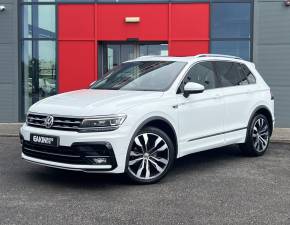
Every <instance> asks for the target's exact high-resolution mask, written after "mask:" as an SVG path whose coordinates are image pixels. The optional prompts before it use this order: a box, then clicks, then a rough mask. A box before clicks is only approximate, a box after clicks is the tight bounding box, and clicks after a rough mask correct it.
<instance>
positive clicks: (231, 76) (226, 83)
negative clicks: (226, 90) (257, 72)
mask: <svg viewBox="0 0 290 225" xmlns="http://www.w3.org/2000/svg"><path fill="white" fill-rule="evenodd" d="M215 64H216V71H217V74H218V76H219V79H220V82H221V86H222V87H231V86H238V85H247V84H249V81H248V79H247V77H246V74H245V72H244V70H243V68H242V66H241V64H240V63H236V62H222V61H220V62H215Z"/></svg>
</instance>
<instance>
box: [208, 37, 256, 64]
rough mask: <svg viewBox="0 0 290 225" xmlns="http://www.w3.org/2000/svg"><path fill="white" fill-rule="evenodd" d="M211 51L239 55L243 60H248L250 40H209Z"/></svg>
mask: <svg viewBox="0 0 290 225" xmlns="http://www.w3.org/2000/svg"><path fill="white" fill-rule="evenodd" d="M211 52H212V53H216V54H226V55H234V56H239V57H241V58H243V59H245V60H250V58H251V56H250V41H247V40H245V41H242V40H236V41H228V40H225V41H211Z"/></svg>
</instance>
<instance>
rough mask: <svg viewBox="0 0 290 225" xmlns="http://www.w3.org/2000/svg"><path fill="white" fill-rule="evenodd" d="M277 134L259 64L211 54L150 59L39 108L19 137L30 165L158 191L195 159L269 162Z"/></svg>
mask: <svg viewBox="0 0 290 225" xmlns="http://www.w3.org/2000/svg"><path fill="white" fill-rule="evenodd" d="M273 125H274V100H273V96H272V94H271V92H270V88H269V87H268V85H267V84H266V83H265V81H264V80H263V79H262V77H261V76H260V75H259V73H258V72H257V70H256V69H255V66H254V64H253V63H251V62H247V61H244V60H242V59H240V58H238V57H233V56H226V55H213V54H204V55H197V56H194V57H157V56H149V57H148V56H147V57H141V58H137V59H135V60H132V61H128V62H125V63H122V64H121V65H120V66H119V67H117V68H115V69H114V70H113V71H111V72H109V73H108V74H107V75H106V76H105V77H104V78H103V79H101V80H99V81H96V82H94V83H93V84H92V85H91V87H90V88H89V89H84V90H78V91H73V92H68V93H64V94H59V95H55V96H53V97H49V98H46V99H44V100H41V101H39V102H38V103H36V104H34V105H33V106H31V108H30V109H29V112H28V113H27V120H26V123H25V124H24V125H23V126H22V128H21V130H20V137H21V142H22V146H23V148H22V150H23V152H22V157H23V158H24V159H25V160H27V161H29V162H32V163H36V164H40V165H44V166H50V167H55V168H61V169H69V170H77V171H85V172H102V173H124V172H125V173H126V174H127V175H128V176H129V177H130V178H131V179H132V180H133V181H135V182H138V183H153V182H156V181H158V180H160V179H161V178H162V177H163V176H164V175H165V174H166V173H167V172H168V171H169V169H170V168H171V166H172V165H173V163H174V161H175V159H176V158H180V157H182V156H185V155H188V154H191V153H194V152H199V151H204V150H207V149H212V148H216V147H221V146H225V145H230V144H239V145H240V147H241V150H242V152H244V153H247V154H248V155H252V156H260V155H263V154H264V153H265V151H266V150H267V148H268V144H269V139H270V136H271V134H272V130H273Z"/></svg>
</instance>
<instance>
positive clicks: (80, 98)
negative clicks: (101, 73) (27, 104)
mask: <svg viewBox="0 0 290 225" xmlns="http://www.w3.org/2000/svg"><path fill="white" fill-rule="evenodd" d="M162 95H163V92H153V91H123V90H94V89H84V90H78V91H72V92H67V93H63V94H58V95H55V96H52V97H48V98H46V99H43V100H41V101H39V102H37V103H36V104H34V105H32V106H31V108H30V110H29V111H30V112H36V113H45V114H53V115H67V116H96V115H110V114H117V113H124V111H125V110H126V109H127V108H131V107H133V106H135V105H137V104H140V103H141V104H145V103H146V102H151V101H152V100H153V99H158V98H160V97H161V96H162Z"/></svg>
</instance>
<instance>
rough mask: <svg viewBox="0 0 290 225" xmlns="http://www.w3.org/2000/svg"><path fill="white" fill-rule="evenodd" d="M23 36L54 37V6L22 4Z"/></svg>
mask: <svg viewBox="0 0 290 225" xmlns="http://www.w3.org/2000/svg"><path fill="white" fill-rule="evenodd" d="M23 37H24V38H55V6H54V5H24V6H23Z"/></svg>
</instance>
